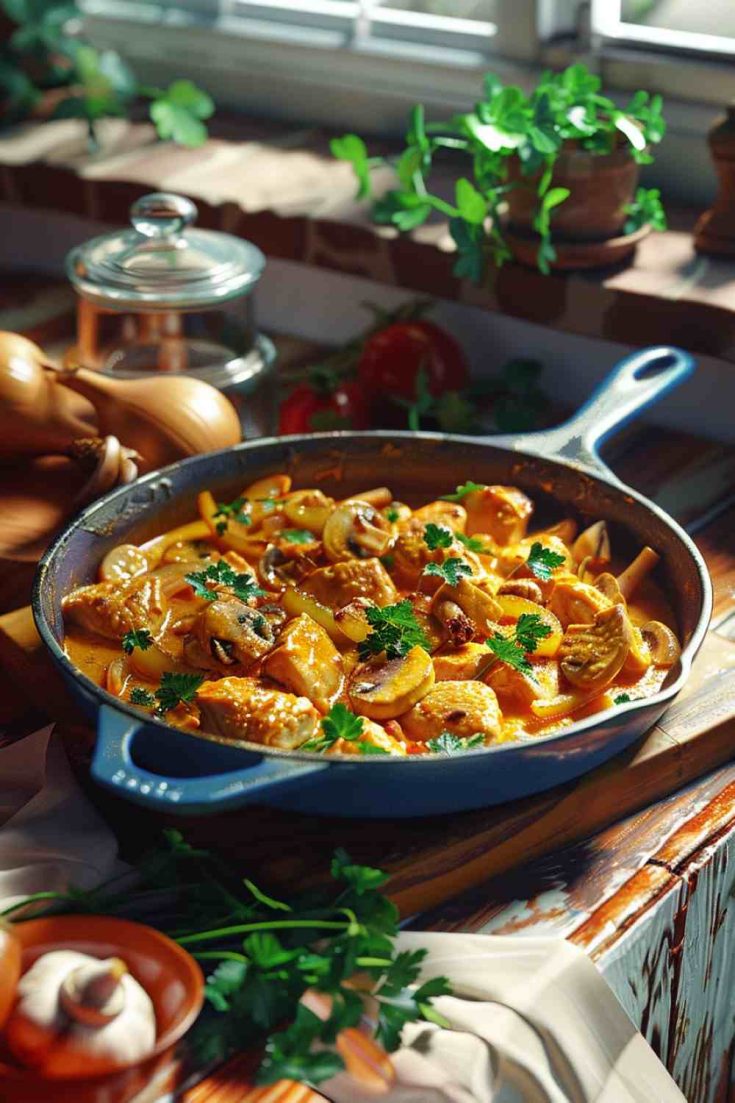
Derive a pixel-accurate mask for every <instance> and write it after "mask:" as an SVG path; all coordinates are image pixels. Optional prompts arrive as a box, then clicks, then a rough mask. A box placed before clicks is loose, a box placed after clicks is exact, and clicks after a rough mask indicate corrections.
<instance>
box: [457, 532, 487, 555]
mask: <svg viewBox="0 0 735 1103" xmlns="http://www.w3.org/2000/svg"><path fill="white" fill-rule="evenodd" d="M454 535H455V536H456V537H457V539H458V540H459V542H460V544H464V546H465V547H466V548H467V550H468V551H471V552H478V553H479V554H480V555H482V554H483V552H484V553H485V554H487V550H488V549H487V548H486V547H485V545H484V544H483V542H482V540H479V539H478V538H477V537H476V536H465V534H464V533H463V532H455V534H454Z"/></svg>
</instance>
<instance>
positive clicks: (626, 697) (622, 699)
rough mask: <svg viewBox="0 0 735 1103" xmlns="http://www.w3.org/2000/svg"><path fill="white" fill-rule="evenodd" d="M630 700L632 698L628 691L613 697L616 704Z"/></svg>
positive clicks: (625, 703)
mask: <svg viewBox="0 0 735 1103" xmlns="http://www.w3.org/2000/svg"><path fill="white" fill-rule="evenodd" d="M632 700H633V698H632V697H631V696H630V694H629V693H619V694H618V695H617V697H614V698H613V701H614V703H615V704H616V705H627V704H628V702H629V701H632Z"/></svg>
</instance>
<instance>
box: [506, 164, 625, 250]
mask: <svg viewBox="0 0 735 1103" xmlns="http://www.w3.org/2000/svg"><path fill="white" fill-rule="evenodd" d="M540 176H541V173H536V174H534V175H533V176H523V174H522V173H521V164H520V161H518V160H515V159H514V160H512V161H511V162H510V167H509V173H508V179H509V181H510V182H511V183H513V184H515V185H517V186H515V187H513V188H512V189H511V190H510V191H509V192H508V194H507V197H506V198H507V202H508V224H509V228H510V229H511V230H512V231H516V232H518V233H520V234H533V232H534V231H533V219H534V216H535V214H536V212H537V210H538V194H537V187H538V181H539V178H540ZM638 176H639V166H638V165H637V164H636V162H635V161H634V160H633V158H632V157H631V155H630V152H629V151H628V148H627V147H620V148H618V149H615V150H613V152H612V153H601V154H600V153H589V152H588V151H587V150H584V149H564V150H562V152H561V153H560V155H559V158H558V160H557V162H556V164H555V165H554V174H553V177H552V180H551V187H562V188H569V191H570V192H571V194H570V196H569V197H568V198H567V199H565V201H564V202H563V203H561V204H560V205H559V206H558V207H555V208H554V211H553V213H552V216H551V227H552V235H553V238H554V240H555V241H556V240H558V241H605V240H606V239H607V238H612V237H616V236H617V235H618V234H620V232H621V230H622V228H623V223H624V222H625V218H626V214H625V206H626V204H628V203H630V202H631V201H632V199H633V197H634V195H635V192H636V188H637V186H638Z"/></svg>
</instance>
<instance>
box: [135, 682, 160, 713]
mask: <svg viewBox="0 0 735 1103" xmlns="http://www.w3.org/2000/svg"><path fill="white" fill-rule="evenodd" d="M130 703H131V705H143V707H144V708H148V709H150V708H153V706H154V705H155V703H156V698H155V697H154V696H153V694H152V693H149V691H148V690H147V689H143V687H142V686H133V688H132V689H131V690H130Z"/></svg>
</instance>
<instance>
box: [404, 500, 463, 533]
mask: <svg viewBox="0 0 735 1103" xmlns="http://www.w3.org/2000/svg"><path fill="white" fill-rule="evenodd" d="M413 521H416V522H418V523H419V524H420V525H421V527H422V528H423V527H424V525H428V524H429V522H432V523H433V524H435V525H445V526H446V527H447V528H448V529H451V530H452V532H464V529H465V525H466V524H467V510H466V509H465V508H464V506H461V505H459V503H458V502H441V501H437V502H428V503H427V504H426V505H425V506H421V507H420V508H419V509H417V510H414V514H413ZM410 523H411V522H409V524H410Z"/></svg>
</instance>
